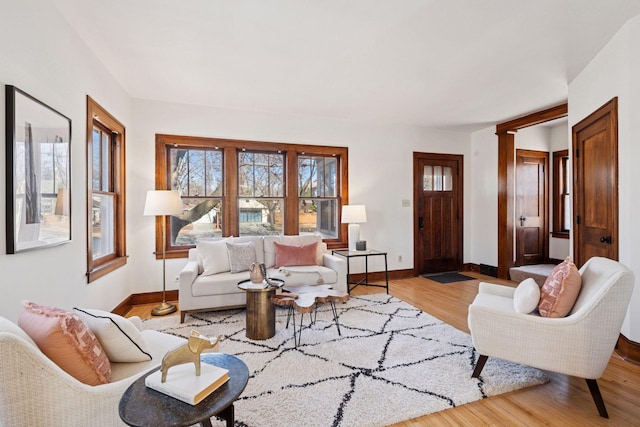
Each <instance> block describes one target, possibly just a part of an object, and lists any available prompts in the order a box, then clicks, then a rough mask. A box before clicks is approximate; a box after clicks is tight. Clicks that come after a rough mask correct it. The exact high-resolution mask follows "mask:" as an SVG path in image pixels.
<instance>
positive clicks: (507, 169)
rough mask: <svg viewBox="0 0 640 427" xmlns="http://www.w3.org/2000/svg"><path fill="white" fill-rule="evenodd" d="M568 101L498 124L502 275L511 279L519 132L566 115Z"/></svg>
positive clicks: (499, 263)
mask: <svg viewBox="0 0 640 427" xmlns="http://www.w3.org/2000/svg"><path fill="white" fill-rule="evenodd" d="M568 111H569V108H568V104H562V105H558V106H555V107H552V108H548V109H546V110H542V111H538V112H535V113H532V114H528V115H526V116H522V117H518V118H516V119H513V120H510V121H508V122H504V123H500V124H498V125H497V126H496V135H498V278H500V279H509V268H511V267H513V265H514V263H515V259H514V258H515V256H514V254H515V252H514V249H515V248H514V245H515V240H514V233H515V214H514V212H515V196H516V195H515V161H516V159H515V134H516V132H518V130H520V129H524V128H526V127H529V126H534V125H538V124H540V123H545V122H549V121H551V120H555V119H560V118H562V117H566V116H567V114H568Z"/></svg>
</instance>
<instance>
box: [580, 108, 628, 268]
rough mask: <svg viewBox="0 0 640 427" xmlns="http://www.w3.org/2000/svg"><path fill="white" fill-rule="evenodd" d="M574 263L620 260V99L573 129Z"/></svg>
mask: <svg viewBox="0 0 640 427" xmlns="http://www.w3.org/2000/svg"><path fill="white" fill-rule="evenodd" d="M572 134H573V165H574V169H575V170H574V174H573V176H574V181H573V194H574V196H573V209H574V220H573V229H574V240H573V243H574V246H573V253H574V258H575V260H574V262H575V264H576V265H577V266H578V267H580V266H582V265H583V264H584V263H585V262H586V261H587V260H588V259H589V258H591V257H594V256H602V257H607V258H611V259H614V260H617V259H618V98H613V99H612V100H611V101H609V102H608V103H606V104H605V105H603V106H602V107H600V108H599V109H598V110H596V111H595V112H594V113H592V114H591V115H589V116H588V117H587V118H585V119H584V120H582V121H581V122H580V123H578V124H576V125H574V126H573V128H572Z"/></svg>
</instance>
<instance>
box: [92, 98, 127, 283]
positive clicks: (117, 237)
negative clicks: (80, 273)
mask: <svg viewBox="0 0 640 427" xmlns="http://www.w3.org/2000/svg"><path fill="white" fill-rule="evenodd" d="M96 125H97V126H98V127H100V128H102V129H103V130H108V131H109V132H111V135H112V138H114V139H115V141H114V143H113V144H112V146H111V160H112V164H111V165H110V167H111V174H110V175H111V180H112V183H111V185H112V190H113V191H112V192H111V193H113V194H114V210H115V215H114V217H115V218H114V236H113V242H114V252H113V254H109V255H107V256H104V257H102V258H99V259H96V260H94V259H93V244H92V235H93V230H92V221H91V217H92V210H93V209H92V208H93V206H92V205H93V193H94V192H93V182H92V175H93V129H94V126H96ZM125 135H126V129H125V127H124V125H123V124H122V123H120V122H119V121H118V120H117V119H116V118H115V117H113V116H112V115H111V114H110V113H109V112H108V111H107V110H105V109H104V108H103V107H102V106H100V105H99V104H98V103H97V102H96V101H94V100H93V99H92V98H91V97H90V96H87V135H86V137H87V280H88V282H89V283H91V282H93V281H95V280H97V279H99V278H100V277H103V276H105V275H106V274H108V273H110V272H112V271H114V270H116V269H118V268H120V267H122V266H124V265H125V264H126V263H127V255H126V248H127V246H126V221H125V213H126V206H125V200H126V198H125V187H126V186H125V170H126V169H125V166H126V164H125V139H126V137H125Z"/></svg>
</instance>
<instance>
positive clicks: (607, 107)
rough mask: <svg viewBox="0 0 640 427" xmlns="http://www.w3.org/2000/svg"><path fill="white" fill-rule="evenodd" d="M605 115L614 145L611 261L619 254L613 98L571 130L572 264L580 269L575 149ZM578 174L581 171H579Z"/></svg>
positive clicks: (616, 136)
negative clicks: (587, 132) (580, 136)
mask: <svg viewBox="0 0 640 427" xmlns="http://www.w3.org/2000/svg"><path fill="white" fill-rule="evenodd" d="M607 115H608V116H609V120H608V126H609V129H608V130H609V132H610V136H611V139H612V140H613V144H615V153H614V155H613V165H612V167H613V169H614V174H613V188H615V191H614V194H613V206H611V207H610V209H611V210H613V211H614V212H615V214H614V215H613V216H612V228H613V229H612V230H611V237H612V241H613V242H615V245H613V246H612V249H613V254H614V255H613V259H614V260H616V261H617V260H618V257H619V253H620V252H619V251H620V245H619V238H618V237H619V234H618V218H619V216H620V211H619V204H618V198H619V194H618V193H619V189H618V174H619V170H618V97H615V98H612V99H611V100H610V101H608V102H607V103H606V104H604V105H602V106H601V107H600V108H598V109H597V110H596V111H594V112H593V113H591V114H589V115H588V116H587V117H585V118H584V119H582V120H580V121H579V122H578V123H576V124H575V125H573V126H572V128H571V151H572V153H571V163H572V170H573V188H572V189H571V191H572V194H573V221H572V227H573V230H572V231H573V258H574V262H575V263H576V265H577V266H578V267H581V266H582V264H583V263H584V262H586V260H583V259H582V257H583V255H582V247H581V246H580V243H581V242H582V236H581V233H582V229H581V228H579V227H578V226H577V224H576V221H577V212H578V206H580V203H581V202H582V199H581V197H582V193H581V192H579V191H576V190H575V189H576V188H579V185H578V184H579V177H578V172H579V171H578V170H577V169H578V167H577V164H578V160H577V159H576V157H578V152H577V149H578V148H579V147H576V145H577V142H578V134H579V133H580V132H581V131H582V130H584V129H585V128H587V127H589V126H590V125H592V124H593V123H594V122H596V121H598V120H600V119H602V118H603V117H605V116H607ZM580 172H582V171H581V170H580Z"/></svg>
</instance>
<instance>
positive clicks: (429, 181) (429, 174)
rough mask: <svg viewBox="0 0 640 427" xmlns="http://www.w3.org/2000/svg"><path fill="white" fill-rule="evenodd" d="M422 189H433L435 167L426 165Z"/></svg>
mask: <svg viewBox="0 0 640 427" xmlns="http://www.w3.org/2000/svg"><path fill="white" fill-rule="evenodd" d="M422 191H433V167H432V166H425V167H424V172H423V175H422Z"/></svg>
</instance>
